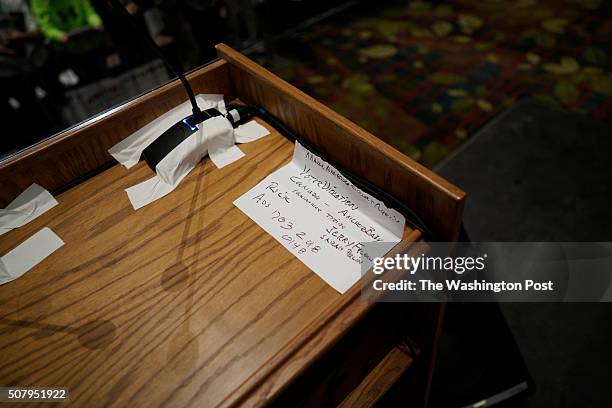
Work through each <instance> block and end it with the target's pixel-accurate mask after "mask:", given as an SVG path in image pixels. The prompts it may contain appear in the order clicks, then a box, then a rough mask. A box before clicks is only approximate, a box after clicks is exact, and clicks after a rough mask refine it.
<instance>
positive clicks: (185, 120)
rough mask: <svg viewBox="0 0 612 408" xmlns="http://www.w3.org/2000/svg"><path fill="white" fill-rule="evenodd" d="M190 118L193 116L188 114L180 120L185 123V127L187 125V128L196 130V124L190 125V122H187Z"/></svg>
mask: <svg viewBox="0 0 612 408" xmlns="http://www.w3.org/2000/svg"><path fill="white" fill-rule="evenodd" d="M191 118H193V116H188V117H186V118H185V119H183V120H182V121H181V122H183V123H184V124H186V125H187V127H189V129H191V130H192V131H196V130H198V127H197V126H196V125H192V124H191V123H189V119H191Z"/></svg>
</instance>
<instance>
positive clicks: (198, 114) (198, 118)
mask: <svg viewBox="0 0 612 408" xmlns="http://www.w3.org/2000/svg"><path fill="white" fill-rule="evenodd" d="M108 2H109V3H110V4H111V6H112V8H114V9H116V10H117V11H118V12H119V13H120V14H121V15H123V17H124V18H125V20H127V21H128V22H129V24H130V25H131V26H132V28H133V29H134V30H135V31H137V32H138V33H140V36H141V37H142V38H143V39H144V40H145V41H146V42H147V43H148V45H149V47H151V48H152V49H153V50H154V51H155V52H156V53H157V55H158V56H159V58H160V59H161V60H162V61H163V62H164V63H165V64H166V66H167V67H168V68H169V69H170V72H172V74H173V75H174V76H176V77H178V79H179V80H180V81H181V84H182V85H183V88H185V91H186V92H187V96H188V97H189V102H191V109H192V112H193V117H194V120H195V123H196V124H197V123H201V122H202V121H203V120H204V119H205V115H203V114H202V111H201V110H200V108H199V106H198V103H197V102H196V99H195V95H194V94H193V89H191V85H189V82H188V81H187V79H186V78H185V75H183V73H182V71H181V70H180V69H176V67H174V66H173V65H172V64H171V63H170V61H168V59H167V58H166V57H165V56H164V53H163V52H162V50H161V48H159V45H157V44H156V43H155V41H153V39H152V38H151V36H150V35H149V34H148V33H146V32H144V31H143V30H142V29H141V28H140V27H139V26H138V24H136V20H134V18H133V17H132V15H131V14H130V13H128V11H127V10H126V9H125V7H123V6H122V5H121V3H119V1H118V0H108ZM207 117H208V116H206V118H207Z"/></svg>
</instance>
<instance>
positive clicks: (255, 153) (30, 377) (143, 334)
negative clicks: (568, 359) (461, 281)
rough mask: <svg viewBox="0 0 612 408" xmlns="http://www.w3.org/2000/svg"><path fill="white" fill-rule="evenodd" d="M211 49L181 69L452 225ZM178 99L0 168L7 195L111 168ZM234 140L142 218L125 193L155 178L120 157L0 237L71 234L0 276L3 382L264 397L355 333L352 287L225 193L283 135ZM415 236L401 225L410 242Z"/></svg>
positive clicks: (360, 310)
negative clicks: (198, 64)
mask: <svg viewBox="0 0 612 408" xmlns="http://www.w3.org/2000/svg"><path fill="white" fill-rule="evenodd" d="M219 49H220V51H221V54H222V56H223V57H224V58H225V59H224V60H220V61H218V62H215V63H213V64H211V65H209V66H207V67H205V68H202V69H201V70H198V71H196V72H194V73H193V74H192V75H191V79H192V84H193V85H194V90H195V92H196V93H207V92H208V93H213V92H218V93H224V94H225V95H226V101H227V100H231V99H233V98H234V97H239V98H241V99H243V98H244V99H245V100H246V101H248V102H257V103H260V104H262V105H263V106H264V107H265V108H267V109H269V110H270V111H271V112H273V113H274V114H275V115H276V116H277V117H279V118H281V119H283V120H287V122H288V123H287V124H288V125H289V126H292V127H295V128H296V129H297V130H298V131H299V132H300V134H301V135H302V136H303V137H305V138H306V139H307V140H309V141H310V142H311V143H313V144H314V145H316V146H318V147H320V148H321V149H322V150H323V151H325V152H326V153H327V154H328V156H329V157H332V159H333V160H337V161H340V162H342V164H345V163H346V164H347V167H348V168H350V169H351V170H353V171H355V172H357V173H359V174H361V175H364V176H367V177H368V178H371V181H374V182H376V183H377V184H379V185H381V186H384V187H385V188H387V189H388V191H391V192H395V193H397V194H398V197H399V198H400V199H402V200H403V201H404V202H406V203H407V204H409V205H410V204H415V203H416V204H415V205H416V207H418V208H420V209H424V211H425V214H426V216H427V217H430V218H429V220H430V221H431V222H433V223H434V224H435V226H436V228H438V229H439V231H441V232H443V233H444V234H446V235H445V237H449V238H452V236H453V235H454V234H455V233H456V231H458V228H459V225H460V221H461V210H462V208H463V200H464V193H463V192H461V191H460V190H459V189H457V188H456V187H454V186H452V185H451V184H449V183H447V182H445V181H444V180H442V179H440V178H439V177H437V176H435V175H433V173H431V172H429V171H428V170H426V169H425V170H423V169H422V168H421V167H420V166H418V165H416V163H414V162H413V161H412V160H410V159H408V158H406V157H404V156H402V155H401V154H400V153H399V152H397V151H395V150H393V149H392V148H391V147H389V146H388V145H386V144H384V143H383V142H380V141H378V140H377V139H375V138H374V136H372V135H370V134H369V133H367V132H365V131H363V129H361V128H359V127H358V126H356V125H354V124H352V123H351V122H349V121H347V120H346V119H344V118H341V117H339V116H338V115H337V114H335V113H333V112H332V111H330V110H328V109H327V108H325V107H324V106H323V105H321V104H319V103H318V102H316V101H314V100H312V99H311V98H309V97H308V96H306V95H305V94H303V93H301V92H300V91H298V90H296V89H295V88H293V87H291V86H290V85H289V84H287V83H285V82H283V81H281V80H280V79H278V78H276V77H275V76H274V75H272V74H271V73H269V72H267V71H265V70H263V69H261V68H260V67H258V66H257V65H256V64H254V63H252V62H251V61H249V60H248V59H244V57H242V56H240V55H239V54H237V53H236V52H235V51H233V50H231V49H229V48H228V47H226V46H220V48H219ZM249 81H252V83H251V84H249ZM184 100H185V97H184V96H183V94H182V90H181V89H180V88H179V85H178V83H177V82H175V83H172V84H169V85H166V86H164V87H162V88H160V89H158V90H156V91H154V92H153V93H151V94H148V95H145V96H143V97H141V98H138V99H137V100H135V101H134V102H132V103H130V104H128V105H126V106H123V107H121V108H120V109H118V110H117V111H115V112H112V113H110V114H108V115H107V116H106V117H105V118H102V119H100V120H96V121H93V122H92V123H89V124H87V125H85V126H81V127H78V128H75V129H73V130H71V131H69V132H67V133H65V134H62V135H60V136H58V137H57V138H54V139H51V140H48V141H46V142H44V143H43V144H41V145H39V146H35V147H33V148H31V149H28V150H26V151H24V152H22V153H20V154H18V155H17V156H15V157H13V158H11V159H10V160H8V161H7V160H5V161H3V162H0V180H1V181H2V187H3V188H2V191H1V192H0V203H4V204H6V202H8V201H9V200H10V199H12V198H14V197H15V196H16V195H17V194H18V193H19V192H20V191H22V190H23V189H24V188H26V187H27V186H28V185H29V183H31V182H38V183H39V184H41V185H43V186H44V187H46V188H48V189H54V188H59V187H61V186H63V185H65V183H67V182H71V181H74V180H75V179H78V177H80V176H82V175H83V174H85V173H86V172H87V171H90V170H92V169H95V168H97V166H99V165H100V164H104V163H108V162H109V160H110V156H108V154H107V152H106V149H108V148H109V147H110V146H111V145H112V144H114V143H115V142H117V141H118V140H120V139H122V138H124V137H126V136H127V135H128V134H130V133H131V132H133V131H134V130H136V129H137V128H138V127H140V126H142V125H143V124H145V123H146V122H148V121H149V120H151V119H153V118H154V117H156V116H158V115H159V114H161V113H163V112H165V111H167V110H168V109H170V108H172V107H173V106H175V105H178V104H179V103H181V102H183V101H184ZM293 114H295V115H296V116H295V118H293V117H292V115H293ZM299 118H303V120H300V119H299ZM330 121H331V122H336V121H337V122H338V123H337V125H334V124H333V123H331V122H330ZM296 129H294V130H296ZM351 137H353V138H355V139H356V141H351ZM241 149H242V150H243V151H244V152H245V153H246V157H244V158H243V159H241V160H239V161H238V162H236V163H233V164H231V165H229V166H227V167H225V168H223V169H217V168H215V167H214V166H213V165H212V164H211V163H210V162H209V161H208V160H207V159H206V160H205V161H204V162H203V163H201V164H200V165H199V166H198V167H197V168H196V169H195V170H194V171H192V172H191V173H190V174H189V175H188V176H187V177H186V178H185V179H184V180H183V181H182V182H181V184H180V185H179V187H178V188H177V189H176V190H175V191H174V192H172V193H171V194H169V195H168V196H166V197H164V198H162V199H161V200H158V201H156V202H155V203H153V204H150V205H148V206H146V207H144V208H142V209H140V210H138V211H134V210H133V208H132V206H131V204H130V203H129V201H128V198H127V194H126V193H125V191H124V189H125V188H127V187H130V186H133V185H135V184H137V183H138V182H141V181H144V180H146V179H148V178H150V177H151V176H152V175H153V173H152V171H151V170H150V169H149V168H148V167H146V165H145V164H144V163H140V164H139V165H137V166H136V167H135V168H133V169H131V170H129V171H128V170H126V169H124V168H123V167H121V166H119V165H115V166H113V167H111V168H109V169H107V170H105V171H104V172H102V173H100V174H98V175H96V176H95V177H93V178H91V179H89V180H87V181H85V182H82V183H81V184H79V185H77V186H76V187H73V188H72V189H70V190H68V191H66V192H64V193H62V194H60V195H59V196H58V197H57V199H58V201H59V205H58V206H57V207H55V208H53V209H51V210H50V211H49V212H47V213H45V214H44V215H42V216H41V217H40V218H38V219H36V220H34V221H33V222H31V223H29V224H27V225H26V226H24V227H21V228H19V229H17V230H14V231H11V232H10V233H8V234H5V235H4V236H2V237H0V254H4V253H6V252H7V251H8V250H10V249H12V248H13V247H15V246H16V245H17V244H18V243H20V242H22V241H24V240H25V239H27V238H28V237H29V236H31V235H32V234H33V233H34V232H36V231H38V230H39V229H41V228H42V227H44V226H48V227H50V228H51V229H52V230H53V231H54V232H55V233H56V234H57V235H59V236H60V238H62V239H63V240H64V241H65V243H66V245H64V246H63V247H62V248H60V249H59V250H58V251H56V252H55V253H54V254H52V255H51V256H50V257H48V258H47V259H45V260H44V261H43V262H42V263H40V264H39V265H37V266H36V267H35V268H33V269H32V270H31V271H29V272H28V273H27V274H25V275H24V276H22V277H21V278H19V279H17V280H16V281H14V282H11V283H8V284H5V285H2V286H0V316H1V317H0V354H1V355H0V385H20V386H25V385H31V386H65V387H69V388H70V396H71V401H72V403H73V404H75V405H76V406H107V405H111V406H125V405H134V404H136V405H137V406H141V405H145V406H157V405H159V406H162V405H163V406H217V405H220V406H233V405H246V406H260V405H264V404H266V403H268V402H270V401H271V400H274V399H275V398H276V397H277V396H278V395H279V394H281V393H282V391H283V390H285V389H286V388H287V387H288V385H289V384H291V383H292V382H293V381H294V380H295V379H296V378H297V377H298V376H299V375H300V374H302V373H304V372H305V370H306V369H307V368H308V367H309V366H310V365H311V364H312V363H313V361H315V360H317V359H318V358H319V357H320V356H321V355H322V354H323V353H325V352H326V351H327V350H329V349H330V347H331V346H332V345H333V344H335V343H336V342H337V341H338V340H339V339H340V338H341V337H342V336H343V335H344V334H345V333H346V332H347V330H349V329H350V328H351V327H352V326H354V325H355V324H356V323H357V322H358V321H359V320H360V319H361V318H362V317H363V316H364V315H365V314H366V313H367V312H368V310H369V309H371V307H372V304H370V303H367V302H365V301H362V300H361V299H360V296H359V295H360V287H359V285H355V286H354V287H353V288H351V289H350V290H349V291H348V292H347V293H345V294H344V295H342V296H341V295H339V294H338V293H337V292H335V291H334V290H333V289H332V288H331V287H329V286H328V285H327V284H325V283H324V282H323V281H322V280H321V279H320V278H319V277H318V276H317V275H316V274H314V273H313V272H311V271H310V270H309V269H307V268H306V267H305V266H304V265H303V264H302V263H301V262H300V261H299V260H297V259H296V258H295V257H293V256H292V255H291V254H290V253H289V252H288V251H286V250H285V249H284V248H283V247H282V246H281V245H280V244H278V243H277V242H276V241H275V240H274V239H273V238H272V237H270V236H269V235H268V234H266V233H265V232H264V231H263V230H262V229H261V228H260V227H259V226H257V225H256V224H255V223H254V222H253V221H251V220H250V219H249V218H248V217H246V216H245V215H244V214H243V213H242V212H241V211H240V210H238V209H237V208H236V207H234V205H233V204H232V202H233V201H234V200H235V199H236V198H238V197H239V196H241V195H242V194H243V193H245V192H246V191H248V190H249V189H250V188H252V187H253V186H254V185H255V184H257V183H258V182H259V181H260V180H262V179H263V178H264V177H265V176H267V175H268V174H269V173H271V172H272V171H273V170H275V169H277V168H278V167H280V166H281V165H283V164H285V163H287V162H288V161H289V159H290V157H291V155H292V152H293V144H292V143H291V142H289V141H288V140H286V139H285V138H284V137H282V136H281V135H280V134H278V133H277V132H276V131H274V130H272V135H270V136H268V137H265V138H263V139H261V140H259V141H256V142H253V143H249V144H246V145H242V146H241ZM418 208H415V209H418ZM419 239H420V233H419V231H416V230H414V231H413V230H411V229H410V228H406V232H405V236H404V241H405V242H414V241H417V240H419ZM425 326H427V325H425ZM425 331H426V332H427V333H428V334H427V336H429V333H433V330H425Z"/></svg>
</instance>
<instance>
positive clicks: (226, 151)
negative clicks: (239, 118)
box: [202, 117, 244, 168]
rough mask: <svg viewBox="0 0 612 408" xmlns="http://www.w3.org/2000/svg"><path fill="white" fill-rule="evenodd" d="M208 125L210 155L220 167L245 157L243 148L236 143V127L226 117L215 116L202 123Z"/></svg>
mask: <svg viewBox="0 0 612 408" xmlns="http://www.w3.org/2000/svg"><path fill="white" fill-rule="evenodd" d="M202 124H203V125H206V141H207V142H208V155H209V156H210V160H211V161H212V162H213V163H214V164H215V166H217V167H218V168H222V167H225V166H227V165H228V164H230V163H233V162H235V161H236V160H238V159H240V158H242V157H244V153H243V152H242V150H240V149H238V148H237V147H236V146H235V145H234V128H233V127H232V124H231V123H230V121H229V120H227V119H226V118H220V117H215V118H212V119H208V120H207V121H205V122H203V123H202Z"/></svg>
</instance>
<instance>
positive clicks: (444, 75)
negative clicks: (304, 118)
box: [255, 0, 612, 167]
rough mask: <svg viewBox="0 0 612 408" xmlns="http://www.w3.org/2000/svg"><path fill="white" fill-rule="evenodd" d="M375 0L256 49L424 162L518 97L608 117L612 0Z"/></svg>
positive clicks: (611, 112)
mask: <svg viewBox="0 0 612 408" xmlns="http://www.w3.org/2000/svg"><path fill="white" fill-rule="evenodd" d="M400 3H401V2H400ZM379 4H380V3H379ZM374 9H375V7H374V6H372V2H364V4H362V5H361V6H359V7H357V8H353V9H349V10H348V11H345V12H344V13H342V15H341V16H337V17H334V18H331V19H327V20H325V21H323V22H321V23H318V24H316V25H314V26H310V27H309V28H307V29H306V30H304V32H301V33H298V34H294V35H293V36H291V38H290V39H288V40H284V41H281V42H280V43H279V45H278V55H279V56H278V57H276V58H274V59H272V60H270V59H268V58H263V57H255V59H256V60H257V61H258V62H260V63H262V64H263V65H266V66H267V67H268V68H269V69H271V70H272V71H273V72H275V73H277V74H278V75H280V76H281V77H283V78H284V79H286V80H288V81H289V82H291V83H293V84H294V85H296V86H297V87H298V88H300V89H302V90H304V91H305V92H307V93H308V94H310V95H312V96H313V97H315V98H316V99H318V100H319V101H321V102H323V103H325V104H326V105H328V106H330V107H331V108H333V109H334V110H336V111H337V112H339V113H341V114H343V115H345V116H346V117H348V118H349V119H351V120H353V121H355V122H356V123H358V124H359V125H361V126H362V127H364V128H365V129H367V130H369V131H370V132H372V133H373V134H375V135H377V136H378V137H380V138H381V139H383V140H385V141H386V142H388V143H389V144H391V145H393V146H394V147H396V148H397V149H399V150H400V151H402V152H404V153H405V154H407V155H409V156H411V157H413V158H414V159H416V160H418V161H420V162H422V163H423V164H425V165H426V166H429V167H433V166H434V165H435V164H436V163H438V162H439V161H440V160H442V159H443V158H444V157H446V156H447V155H448V154H449V153H450V152H452V151H453V150H454V149H456V148H457V147H458V146H459V145H461V144H462V143H463V142H464V141H465V140H467V139H469V137H470V135H472V134H473V133H474V132H475V131H476V130H478V129H479V128H480V127H481V126H483V125H484V124H485V123H486V122H487V121H489V120H490V119H491V118H492V117H493V116H495V115H497V114H498V113H499V112H500V111H502V110H504V109H506V108H507V107H508V106H510V105H511V104H512V103H513V102H514V101H516V100H517V99H518V98H522V97H531V98H534V99H537V100H540V101H543V102H545V103H547V104H549V105H551V106H554V107H556V108H560V109H565V110H567V111H571V112H578V113H582V114H585V115H589V116H590V117H593V118H596V119H599V120H603V121H608V122H610V121H612V103H611V101H612V72H611V68H612V59H611V58H610V54H609V51H610V45H611V42H612V19H611V18H610V16H612V2H610V1H608V2H605V1H597V0H588V1H577V0H568V1H564V0H517V1H499V0H463V1H452V2H433V3H432V2H420V1H419V2H417V1H411V2H408V3H406V4H403V5H398V2H397V1H396V2H394V4H393V5H390V6H384V7H381V6H378V7H377V8H376V10H374Z"/></svg>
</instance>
